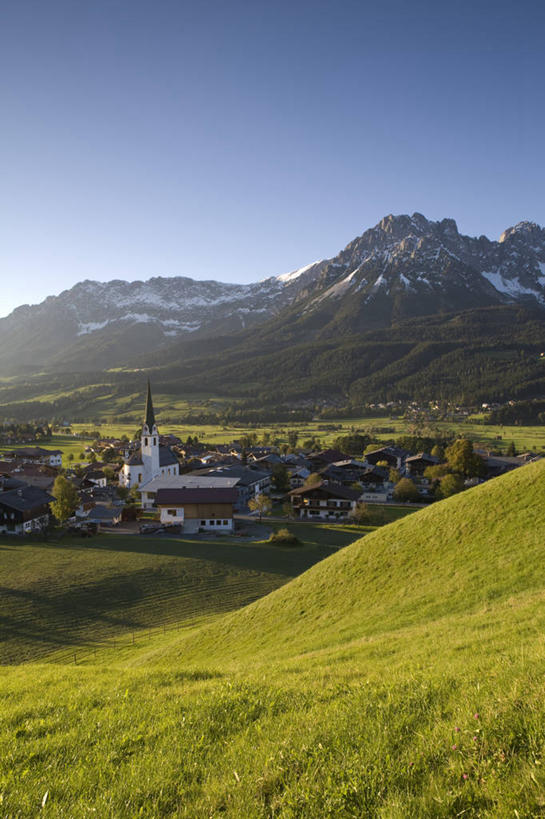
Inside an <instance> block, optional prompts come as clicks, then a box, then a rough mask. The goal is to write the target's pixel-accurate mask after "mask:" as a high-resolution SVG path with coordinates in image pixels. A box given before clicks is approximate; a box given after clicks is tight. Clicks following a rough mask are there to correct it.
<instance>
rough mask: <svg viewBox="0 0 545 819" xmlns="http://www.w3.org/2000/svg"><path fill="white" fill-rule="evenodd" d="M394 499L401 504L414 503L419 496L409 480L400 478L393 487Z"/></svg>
mask: <svg viewBox="0 0 545 819" xmlns="http://www.w3.org/2000/svg"><path fill="white" fill-rule="evenodd" d="M394 498H395V499H396V500H398V501H401V502H402V503H414V501H417V500H418V499H419V498H420V495H419V493H418V489H417V488H416V486H415V485H414V483H413V482H412V481H411V479H410V478H401V480H400V481H399V482H398V483H396V485H395V487H394Z"/></svg>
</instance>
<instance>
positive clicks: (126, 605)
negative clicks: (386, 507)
mask: <svg viewBox="0 0 545 819" xmlns="http://www.w3.org/2000/svg"><path fill="white" fill-rule="evenodd" d="M270 528H274V525H271V527H270ZM367 530H371V527H367ZM296 531H297V536H298V538H299V540H300V541H301V544H302V545H301V547H299V548H295V549H289V548H288V549H287V548H279V547H275V546H272V545H269V544H267V542H266V541H264V542H259V541H258V542H253V541H252V540H248V539H245V538H240V537H215V538H213V539H205V538H202V537H201V538H193V539H192V538H189V537H184V538H172V537H168V538H165V537H162V538H161V537H157V536H156V537H151V536H145V537H144V536H139V535H118V534H115V535H114V534H112V535H100V536H98V537H95V538H89V539H84V540H83V539H81V538H77V539H74V538H70V537H65V538H63V539H61V540H55V539H53V540H50V541H48V542H32V543H26V542H21V541H20V540H18V539H14V538H8V537H3V538H2V539H0V550H1V560H0V588H1V589H2V612H1V617H2V640H1V642H0V662H1V663H13V662H21V661H25V660H29V659H37V658H50V657H51V656H54V658H55V659H56V660H59V659H63V658H70V659H71V660H72V659H73V657H74V655H76V657H78V656H79V658H80V659H83V657H84V655H89V656H90V655H91V653H94V652H95V650H96V649H97V648H100V646H101V644H102V643H103V642H104V641H105V640H108V639H110V638H115V639H116V640H118V639H120V638H123V637H129V638H130V639H131V640H132V639H133V635H138V636H139V639H140V637H142V633H143V631H144V630H146V629H150V628H152V629H153V628H156V627H158V626H159V627H161V628H163V627H168V628H172V627H176V628H177V627H181V626H185V625H187V623H192V622H193V621H194V620H195V619H196V618H202V617H203V616H211V615H215V614H217V613H218V612H224V611H228V610H231V609H236V608H240V607H241V606H243V605H245V604H247V603H249V602H251V601H252V600H255V599H256V598H258V597H261V596H263V595H265V594H268V593H269V592H270V591H272V590H273V589H275V588H277V586H279V585H281V584H283V583H286V582H287V581H288V580H290V579H291V578H292V577H294V576H295V575H297V574H300V573H301V572H303V571H305V570H306V569H308V568H309V567H310V566H311V565H312V564H313V563H315V562H316V561H318V560H322V559H323V558H324V557H326V556H327V555H329V554H330V553H331V549H332V548H338V547H340V546H346V545H348V544H349V543H351V542H352V541H354V540H355V539H356V538H357V537H359V536H360V535H361V532H362V529H361V528H360V529H359V530H358V529H357V528H351V527H346V528H341V527H339V528H335V527H332V526H327V525H324V526H319V525H318V526H315V525H312V524H297V527H296Z"/></svg>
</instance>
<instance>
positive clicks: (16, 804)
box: [0, 462, 545, 819]
mask: <svg viewBox="0 0 545 819" xmlns="http://www.w3.org/2000/svg"><path fill="white" fill-rule="evenodd" d="M544 501H545V462H538V463H536V464H531V465H529V466H526V467H523V468H521V469H519V470H516V471H515V472H512V473H509V474H508V475H505V476H503V477H501V478H498V479H495V480H493V481H489V482H488V483H486V484H484V485H482V486H479V487H476V488H475V489H471V490H468V491H467V492H464V493H462V494H460V495H457V496H454V497H452V498H450V499H448V500H446V501H443V502H441V503H438V504H434V505H433V506H431V507H429V508H427V509H423V510H420V511H418V512H415V513H414V514H411V515H409V516H406V517H404V518H400V519H399V520H397V521H395V522H393V523H391V524H390V525H388V526H385V527H383V528H381V529H377V530H375V531H373V532H370V533H369V534H367V535H366V536H365V537H363V538H361V539H358V540H356V541H355V542H354V543H352V545H349V546H347V547H346V548H341V549H339V550H334V549H331V548H330V549H329V550H328V551H329V556H328V557H326V558H325V559H323V560H319V561H318V562H316V561H314V560H313V559H312V560H311V555H312V549H313V548H315V547H313V546H312V545H310V544H306V545H305V546H304V547H303V549H302V550H301V551H300V552H298V551H297V550H282V557H280V556H278V555H276V556H275V559H277V560H282V561H283V560H285V561H287V562H288V563H289V561H292V560H295V559H297V555H298V557H299V559H301V560H303V562H304V560H308V562H309V563H312V565H311V566H310V568H308V569H307V570H306V571H302V569H303V566H301V567H300V569H301V571H302V573H299V571H297V572H293V574H292V575H291V576H292V577H293V579H289V572H287V571H286V570H285V571H286V573H285V574H283V575H282V579H281V582H278V583H276V586H275V587H274V590H272V591H271V593H269V594H267V595H265V596H260V597H259V599H257V600H255V601H254V602H252V603H250V604H249V605H244V606H243V607H242V608H240V607H237V606H236V605H234V606H232V607H227V608H226V609H224V610H223V611H221V610H219V608H218V609H216V610H215V611H213V612H211V613H210V616H209V617H207V616H206V615H205V614H204V612H203V611H202V610H201V612H200V613H201V615H202V617H201V618H200V619H199V617H196V618H193V619H191V618H189V619H187V620H186V621H185V627H184V628H180V629H179V630H175V629H174V630H164V629H160V628H157V629H156V631H155V633H154V632H152V631H148V632H146V634H145V638H144V639H139V638H138V637H137V638H136V640H135V642H134V643H133V642H132V639H131V636H130V634H125V637H124V638H123V640H122V641H121V639H120V640H119V644H118V646H117V647H116V646H112V647H109V646H108V644H107V643H108V641H107V640H105V641H104V642H103V644H102V645H101V648H100V650H99V651H98V652H97V653H96V655H93V656H90V655H87V656H86V658H85V659H84V661H83V662H81V663H78V664H74V663H73V662H72V663H70V662H69V661H65V662H62V661H61V659H60V658H59V656H58V654H57V656H56V655H55V652H52V653H51V654H50V655H49V656H48V657H44V656H43V655H42V656H41V657H37V658H35V659H34V660H33V661H29V660H30V657H29V655H28V654H27V655H26V660H25V662H22V663H20V664H14V665H11V666H3V667H1V668H0V742H1V743H2V749H3V753H2V757H1V759H0V800H1V801H0V804H1V806H2V811H1V812H2V815H3V816H6V817H27V816H28V817H31V816H32V817H33V816H36V815H38V814H40V815H41V814H43V815H44V816H51V817H61V816H62V817H65V816H70V817H84V816H89V815H98V816H101V817H134V816H145V817H163V816H176V817H203V816H207V817H219V816H230V817H249V818H250V819H252V817H290V819H291V818H292V817H293V818H294V817H308V819H315V818H316V817H364V816H365V817H367V816H370V817H375V816H376V817H399V819H401V817H403V818H405V817H445V818H446V817H453V816H464V817H466V816H472V817H483V816H486V817H537V816H542V815H544V813H545V769H544V766H545V761H544V756H545V683H544V680H545V637H544V634H545V605H544V603H545V561H544V560H543V557H544V549H545V503H544ZM348 534H349V533H348V532H345V535H347V536H348ZM319 537H320V538H321V537H323V538H327V539H331V538H332V537H333V532H332V531H331V529H330V528H326V527H324V528H323V529H322V530H321V531H320V535H319ZM113 539H114V538H113V537H112V539H111V540H112V541H113ZM109 541H110V538H107V539H106V540H105V543H109ZM161 543H163V544H164V542H161ZM223 545H224V546H225V547H226V548H227V549H228V550H229V549H230V548H235V547H229V546H228V545H227V544H223ZM330 545H332V544H330ZM338 545H341V544H338ZM2 547H3V549H5V547H6V544H4V543H3V544H2ZM214 547H215V548H216V549H217V550H218V551H220V550H221V549H222V544H220V543H218V544H214ZM9 548H11V547H9ZM26 548H27V547H26V546H24V547H23V549H24V550H26ZM28 548H33V547H30V546H29V547H28ZM37 548H39V547H37ZM47 548H49V547H45V550H46V549H47ZM51 548H52V549H54V550H60V551H62V547H59V546H58V545H55V544H53V545H52V546H51ZM86 548H87V547H84V546H82V547H81V548H79V549H76V550H74V549H73V548H72V547H69V551H73V552H74V553H75V557H74V556H69V557H68V558H67V559H68V560H69V565H63V563H62V560H63V557H62V555H61V556H55V557H54V561H57V562H56V563H52V564H51V565H52V569H51V575H50V580H49V583H48V586H54V582H53V581H54V578H55V577H58V581H57V582H58V583H61V577H62V576H64V577H66V578H67V579H68V583H69V586H70V587H71V589H72V590H73V592H74V595H75V596H74V599H77V596H78V595H77V592H78V588H81V590H82V595H83V596H85V594H84V590H85V589H86V588H87V586H88V578H89V574H90V573H91V574H92V566H95V567H96V572H97V583H98V584H99V587H100V583H102V582H103V580H101V577H102V578H104V576H107V574H108V572H110V573H112V574H115V571H117V570H118V566H117V568H115V567H114V568H113V569H112V565H111V564H110V568H108V561H110V560H112V559H113V558H112V556H111V554H110V552H111V547H110V546H109V545H106V546H105V547H103V548H100V547H98V543H93V544H92V545H91V548H90V549H89V552H88V557H86V556H85V550H86ZM154 548H155V547H154ZM172 548H173V549H178V548H179V547H178V545H177V544H176V543H173V545H172ZM236 548H237V549H238V550H239V554H240V555H244V556H245V557H246V559H245V560H244V563H245V564H250V565H248V566H247V567H246V569H245V571H246V570H247V569H249V570H250V571H258V566H257V565H256V564H255V562H253V561H255V559H256V558H255V555H254V552H256V551H259V550H260V551H261V555H262V557H263V560H264V561H265V562H268V561H269V559H270V558H269V557H268V556H267V555H268V552H267V549H268V548H269V547H267V546H266V545H265V544H253V545H249V544H248V545H240V546H238V547H236ZM324 549H325V547H324ZM45 550H44V551H43V552H42V553H41V554H45ZM118 550H119V552H120V554H121V553H122V554H123V555H126V556H127V555H128V556H129V557H130V559H131V560H135V564H134V569H135V573H138V571H139V570H140V564H139V563H138V560H139V556H140V557H141V556H142V555H143V557H144V558H145V560H146V561H147V560H148V559H150V555H148V554H147V552H146V551H145V550H144V552H143V553H142V551H140V550H139V549H136V550H134V547H133V548H132V549H131V547H130V544H129V543H128V542H127V543H126V544H125V546H123V544H122V542H121V544H120V545H119V547H118ZM309 550H310V551H309ZM8 551H9V549H8ZM1 555H2V558H1V559H2V561H4V560H5V551H2V552H1ZM20 555H22V553H20ZM78 555H79V556H80V557H81V558H82V559H83V562H82V563H81V564H80V568H79V569H78V563H79V561H78V560H77V557H78ZM228 555H229V552H226V553H225V560H224V563H225V564H227V568H222V569H221V571H222V572H227V574H226V575H225V576H226V578H227V577H228V572H229V571H230V570H231V568H232V563H233V559H232V558H229V556H228ZM284 555H285V556H284ZM155 557H156V558H157V559H158V561H159V564H161V563H162V561H163V559H165V558H167V557H168V558H169V559H170V558H171V557H172V555H162V554H161V553H159V554H155ZM201 557H203V558H204V555H201ZM10 559H11V560H12V563H11V566H10V567H9V568H8V570H7V572H6V574H5V576H4V578H3V580H2V586H3V587H4V588H5V586H6V581H7V582H8V584H9V583H11V586H12V588H13V587H15V586H16V585H17V584H18V588H19V589H20V591H21V592H22V593H23V592H25V590H28V589H29V587H30V586H31V585H32V582H34V583H35V582H37V576H38V575H39V574H43V572H44V569H45V564H46V563H47V561H45V560H43V559H42V569H41V572H39V571H37V570H36V569H34V568H32V567H33V564H34V563H35V560H36V556H34V557H32V556H31V554H30V553H29V554H28V556H27V557H26V558H25V560H24V561H23V560H22V557H20V560H21V562H20V563H19V564H18V565H19V569H18V570H17V571H18V572H19V574H18V575H17V574H16V564H17V559H16V558H15V557H14V556H13V555H11V556H10ZM177 559H178V560H179V561H180V562H181V565H182V564H183V563H184V562H185V561H186V560H187V559H188V558H186V557H184V556H178V557H177ZM191 559H195V558H194V557H193V558H191ZM218 560H219V558H218V557H216V558H215V562H216V563H217V562H218ZM85 561H87V562H85ZM101 561H105V563H104V566H103V567H102V568H101V566H100V564H101ZM204 562H206V560H205V561H204ZM209 562H214V561H209ZM159 564H158V565H159ZM198 565H199V564H195V568H196V569H197V571H196V577H199V576H201V574H202V573H203V572H204V571H205V569H204V568H202V567H201V568H197V566H198ZM163 568H165V566H164V564H163ZM186 569H187V566H186ZM264 569H265V567H264V566H260V567H259V570H260V571H264ZM148 570H149V569H148ZM169 571H170V570H169ZM78 572H81V575H80V577H79V579H78ZM102 572H104V574H101V573H102ZM241 573H242V572H241ZM266 573H267V572H266V571H265V574H266ZM273 574H274V572H273ZM294 575H296V576H294ZM178 576H179V577H180V576H181V574H180V575H178ZM204 576H205V575H203V577H204ZM84 577H85V578H87V579H86V580H83V578H84ZM17 578H18V579H17ZM31 578H34V580H33V581H32V580H31ZM286 581H287V582H286ZM273 585H274V583H273ZM182 586H183V583H180V587H182ZM224 586H225V588H227V586H228V583H225V584H223V582H220V584H219V587H218V589H217V590H216V591H215V593H214V596H217V597H218V599H219V597H221V594H222V593H223V592H222V591H221V589H222V588H223V587H224ZM151 588H152V587H151V585H150V584H149V582H148V583H145V584H144V592H146V591H147V590H148V589H149V591H150V593H151ZM52 596H53V595H52ZM21 597H24V594H21ZM98 598H99V595H98V594H97V599H98ZM100 599H103V600H104V607H105V610H106V609H107V608H108V607H109V608H110V610H111V611H113V612H114V611H115V605H114V603H113V601H110V603H108V604H107V597H104V596H103V594H102V593H101V598H100ZM106 604H107V605H106ZM97 605H98V604H97ZM157 605H158V604H157V603H152V601H151V600H150V606H149V607H146V606H143V607H142V611H146V612H147V616H148V617H149V618H152V617H153V615H152V613H151V611H152V609H153V608H154V607H156V606H157ZM175 608H176V606H175V605H174V606H173V609H172V611H173V612H174V610H175ZM13 613H14V612H13V611H12V614H13ZM41 616H42V623H43V626H44V627H47V620H48V617H51V615H50V614H48V613H47V610H46V609H45V608H43V609H42V614H41ZM141 616H143V615H141ZM17 618H20V615H16V619H17ZM53 620H54V618H52V619H51V622H53ZM114 641H115V640H114ZM121 642H122V644H121ZM21 646H22V647H23V646H24V640H21ZM25 651H26V649H25ZM45 660H49V661H47V662H46V661H45Z"/></svg>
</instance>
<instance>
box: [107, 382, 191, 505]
mask: <svg viewBox="0 0 545 819" xmlns="http://www.w3.org/2000/svg"><path fill="white" fill-rule="evenodd" d="M179 471H180V465H179V463H178V459H177V457H176V456H175V455H174V453H173V452H172V450H171V449H170V447H168V446H163V445H162V444H161V443H160V442H159V430H158V429H157V424H156V422H155V413H154V411H153V401H152V398H151V386H150V383H149V381H148V396H147V400H146V414H145V417H144V425H143V427H142V438H141V445H140V449H139V450H138V451H137V452H135V453H134V454H133V455H131V456H130V457H129V458H127V459H126V460H125V463H124V464H123V467H122V469H121V471H120V473H119V483H120V484H121V486H125V487H127V489H130V488H131V487H133V486H141V485H142V484H145V483H149V482H150V481H152V480H153V479H154V478H157V477H158V476H159V475H163V476H166V475H178V474H179Z"/></svg>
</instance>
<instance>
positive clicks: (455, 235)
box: [0, 213, 545, 371]
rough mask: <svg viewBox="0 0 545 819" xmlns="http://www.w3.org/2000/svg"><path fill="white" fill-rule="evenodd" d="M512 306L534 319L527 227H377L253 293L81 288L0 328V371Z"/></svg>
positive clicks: (420, 219) (182, 286)
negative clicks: (489, 232) (496, 230)
mask: <svg viewBox="0 0 545 819" xmlns="http://www.w3.org/2000/svg"><path fill="white" fill-rule="evenodd" d="M506 304H522V305H525V306H531V307H534V308H535V307H537V308H544V309H545V230H544V229H543V228H541V227H539V226H538V225H536V224H534V223H532V222H520V223H519V224H517V225H515V227H511V228H509V229H507V230H506V231H505V232H504V233H503V234H502V235H501V237H500V239H499V241H491V240H489V239H487V238H486V237H485V236H480V237H479V238H473V237H469V236H464V235H462V234H460V233H459V232H458V229H457V226H456V223H455V222H454V220H452V219H443V220H442V221H438V222H434V221H429V220H428V219H426V218H425V217H424V216H422V215H421V214H419V213H414V214H413V215H412V216H406V215H402V216H392V215H390V216H386V217H385V218H384V219H382V220H381V221H380V222H379V223H378V224H377V225H375V227H373V228H371V229H369V230H366V231H365V232H364V233H363V234H362V235H361V236H359V237H358V238H356V239H354V240H353V241H352V242H350V243H349V244H348V245H347V247H346V248H344V250H341V251H340V253H338V254H337V256H335V257H334V258H332V259H326V260H322V261H318V262H314V263H312V264H309V265H307V266H305V267H302V268H300V269H298V270H295V271H293V272H291V273H287V274H283V275H279V276H276V277H271V278H268V279H265V280H263V281H261V282H256V283H253V284H245V285H238V284H226V283H221V282H217V281H195V280H193V279H190V278H186V277H180V276H177V277H171V278H166V277H156V278H151V279H149V280H148V281H144V282H142V281H135V282H126V281H119V280H116V281H111V282H106V283H102V282H94V281H84V282H81V283H79V284H77V285H75V286H74V287H72V288H71V289H70V290H66V291H64V292H63V293H61V294H60V295H59V296H50V297H49V298H47V299H46V300H45V301H43V302H42V303H41V304H38V305H35V306H28V305H25V306H22V307H18V308H17V309H16V310H14V311H13V312H12V313H11V314H10V315H9V316H7V317H6V318H3V319H0V366H2V368H3V370H5V371H6V370H7V371H10V370H13V369H16V370H17V371H20V370H21V368H24V369H26V370H28V371H33V370H38V369H43V368H44V367H45V368H46V369H47V368H53V369H57V368H60V369H65V368H73V369H74V370H84V369H96V368H97V367H98V368H101V367H111V366H123V365H127V364H130V363H134V362H135V361H136V357H137V356H139V355H140V354H142V353H146V354H149V353H153V352H156V351H161V356H162V357H163V358H164V359H165V360H168V359H169V358H170V356H169V354H168V349H169V347H172V345H173V344H174V345H175V344H176V342H179V341H183V342H190V344H189V345H188V344H184V348H187V349H189V350H191V348H192V347H194V348H197V349H198V348H199V347H200V345H201V344H202V341H203V339H213V338H217V337H218V336H229V335H232V334H236V333H240V332H241V331H244V330H245V329H248V328H255V327H256V326H257V325H263V324H266V323H270V322H271V320H273V321H274V322H275V324H276V325H277V326H278V327H279V328H284V329H285V330H288V329H289V328H290V327H292V328H293V333H291V334H290V333H288V335H290V336H291V340H292V341H293V342H298V341H301V340H303V339H308V337H309V334H310V335H311V336H312V337H320V338H327V337H328V336H334V337H338V336H339V335H346V334H349V333H364V332H367V331H369V330H372V329H375V328H383V327H388V326H391V325H393V324H396V323H398V322H400V321H403V320H406V319H410V318H414V317H416V316H425V315H437V314H441V313H451V312H456V311H461V310H466V309H470V308H475V307H491V306H498V305H506Z"/></svg>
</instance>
